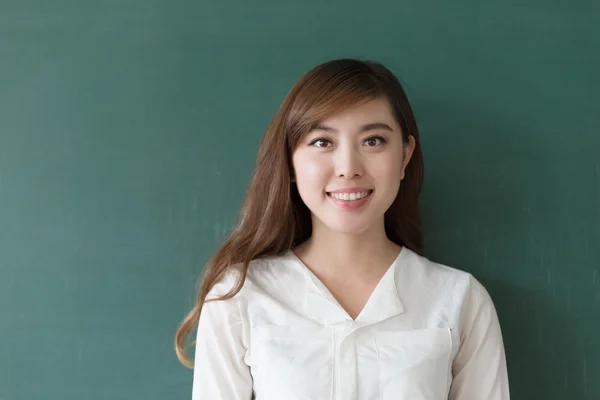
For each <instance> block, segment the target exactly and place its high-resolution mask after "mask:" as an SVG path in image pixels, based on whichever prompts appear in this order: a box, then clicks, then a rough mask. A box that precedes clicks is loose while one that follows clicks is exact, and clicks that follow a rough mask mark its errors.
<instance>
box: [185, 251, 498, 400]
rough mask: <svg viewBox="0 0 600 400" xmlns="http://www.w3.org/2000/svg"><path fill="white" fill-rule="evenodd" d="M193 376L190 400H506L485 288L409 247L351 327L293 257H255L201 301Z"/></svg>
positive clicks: (495, 321)
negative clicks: (242, 277)
mask: <svg viewBox="0 0 600 400" xmlns="http://www.w3.org/2000/svg"><path fill="white" fill-rule="evenodd" d="M235 279H236V275H235V272H234V273H231V274H229V275H228V276H227V277H226V278H225V279H224V280H222V281H221V282H220V283H218V284H217V285H215V287H214V288H213V290H212V291H211V293H210V294H209V298H213V297H216V296H218V295H221V294H224V293H226V292H227V291H229V289H230V288H231V287H232V286H233V284H234V283H235ZM193 379H194V381H193V390H192V399H193V400H250V399H252V398H253V396H254V398H255V399H256V400H446V399H450V400H508V399H509V389H508V378H507V372H506V360H505V355H504V346H503V342H502V334H501V331H500V326H499V323H498V318H497V315H496V311H495V308H494V305H493V303H492V300H491V299H490V297H489V295H488V293H487V291H486V290H485V289H484V287H483V286H482V285H481V284H480V283H479V282H478V281H477V280H475V278H473V276H472V275H470V274H468V273H466V272H462V271H459V270H457V269H453V268H450V267H447V266H444V265H440V264H436V263H434V262H432V261H429V260H428V259H426V258H424V257H421V256H419V255H417V254H416V253H414V252H412V251H410V250H409V249H407V248H403V249H402V251H400V253H399V255H398V257H397V259H396V260H395V261H394V263H393V264H392V265H391V267H390V268H389V269H388V271H387V272H386V273H385V275H384V276H383V278H382V279H381V281H380V282H379V284H378V285H377V287H376V288H375V290H374V291H373V293H372V295H371V297H370V298H369V300H368V301H367V303H366V305H365V307H364V309H363V310H362V312H361V313H360V315H359V316H358V317H357V318H356V319H355V320H353V319H352V318H351V317H350V316H349V315H348V314H347V313H346V312H345V311H344V309H343V308H342V307H341V306H340V305H339V303H338V302H337V301H336V300H335V298H334V297H333V296H332V295H331V292H329V291H328V290H327V288H326V287H325V286H324V285H323V284H322V283H321V281H319V279H318V278H317V277H316V276H315V275H314V274H313V273H312V272H311V271H310V270H309V269H308V268H307V267H306V266H305V265H304V264H303V263H302V261H300V259H299V258H298V257H296V255H295V254H294V253H293V252H292V251H289V252H287V253H286V254H285V255H284V256H281V257H269V258H264V259H258V260H254V261H252V262H251V264H250V267H249V270H248V276H247V278H246V281H245V283H244V286H243V288H242V290H241V291H240V292H239V293H238V294H237V295H236V296H234V297H233V298H232V299H230V300H225V301H212V302H208V303H206V304H205V305H204V307H203V309H202V313H201V316H200V321H199V323H198V333H197V339H196V349H195V367H194V378H193Z"/></svg>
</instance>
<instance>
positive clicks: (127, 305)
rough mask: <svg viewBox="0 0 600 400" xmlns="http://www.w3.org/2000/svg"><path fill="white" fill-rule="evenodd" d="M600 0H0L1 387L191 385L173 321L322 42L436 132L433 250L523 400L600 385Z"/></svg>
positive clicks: (152, 390) (21, 393)
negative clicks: (383, 80)
mask: <svg viewBox="0 0 600 400" xmlns="http://www.w3.org/2000/svg"><path fill="white" fill-rule="evenodd" d="M599 15H600V3H598V2H597V1H595V0H580V1H570V2H567V1H562V2H561V1H554V0H551V1H537V0H534V1H527V2H517V1H510V0H509V1H506V0H502V1H501V0H495V1H492V2H481V1H474V0H465V1H459V2H449V1H444V0H426V1H416V0H414V1H400V2H398V1H392V0H385V1H383V0H381V1H380V0H375V1H372V2H365V1H362V2H348V1H344V2H342V1H338V2H323V1H317V0H304V1H282V0H277V1H275V0H269V1H260V2H247V1H243V0H235V1H234V0H225V1H211V2H208V1H184V0H175V1H166V0H121V1H85V0H82V1H67V0H55V1H51V2H48V1H41V0H33V1H11V0H9V1H0V399H1V400H38V399H39V400H41V399H43V400H71V399H73V400H80V399H86V400H101V399H102V400H104V399H128V400H132V399H136V400H138V399H139V400H151V399H157V400H158V399H161V400H162V399H189V398H190V396H191V373H190V371H189V370H186V369H185V368H183V367H182V366H180V365H179V364H178V362H177V359H176V357H175V354H174V351H173V336H174V333H175V330H176V328H177V326H178V324H179V322H180V321H181V319H182V318H183V316H184V314H185V313H186V311H187V310H188V309H189V307H191V305H192V302H193V300H194V297H195V287H194V284H195V281H196V278H197V276H198V275H199V273H200V271H201V268H202V265H203V264H204V262H206V260H207V258H208V257H209V255H210V254H211V252H212V251H213V250H214V249H215V246H216V245H217V243H218V242H219V240H220V239H221V238H223V236H224V235H225V234H226V232H227V231H228V230H229V229H230V228H231V227H232V226H233V225H234V224H235V222H236V220H237V208H238V206H239V204H240V202H241V199H242V196H243V194H244V191H245V189H246V185H247V183H248V181H249V177H250V171H251V170H252V167H253V163H254V157H255V150H256V146H257V144H258V140H259V138H260V136H261V135H262V132H263V131H264V129H265V128H266V126H267V124H268V123H269V121H270V118H271V117H272V115H273V114H274V112H275V110H276V109H277V107H278V105H279V103H280V102H281V100H282V99H283V97H284V96H285V94H286V93H287V91H288V90H289V88H290V86H291V85H292V84H293V83H294V82H295V81H296V80H297V79H298V78H299V77H300V76H301V75H302V74H303V73H304V72H306V71H307V70H308V69H309V68H310V67H312V66H314V65H315V64H317V63H320V62H323V61H325V60H328V59H330V58H336V57H360V58H366V59H374V60H378V61H381V62H383V63H384V64H386V65H387V66H389V67H390V68H391V69H392V70H393V71H394V72H396V73H397V74H398V76H399V77H400V78H401V80H402V81H403V83H404V84H405V87H406V90H407V92H408V94H409V96H410V98H411V101H412V102H413V105H414V108H415V112H416V115H417V119H418V122H419V124H420V127H421V131H422V137H423V151H424V156H425V167H426V179H425V190H424V194H423V198H422V205H423V218H424V221H425V239H426V246H427V252H428V254H429V255H430V256H431V257H432V258H433V259H435V260H436V261H440V262H443V263H446V264H449V265H452V266H454V267H458V268H461V269H464V270H467V271H470V272H472V273H473V274H475V275H476V276H477V277H478V278H479V279H480V280H481V281H482V282H483V283H484V284H485V286H486V287H487V288H488V289H489V291H490V293H491V294H492V297H493V298H494V301H495V303H496V306H497V309H498V313H499V316H500V320H501V323H502V328H503V332H504V337H505V342H506V351H507V358H508V367H509V375H510V380H511V389H512V398H513V399H516V400H529V399H545V400H564V399H569V400H580V399H581V400H597V399H599V398H600V380H599V379H598V377H599V376H600V269H599V266H600V100H599V93H600V78H599V75H598V71H600V51H598V48H600V17H599Z"/></svg>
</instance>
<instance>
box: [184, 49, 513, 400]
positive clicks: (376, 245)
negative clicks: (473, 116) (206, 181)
mask: <svg viewBox="0 0 600 400" xmlns="http://www.w3.org/2000/svg"><path fill="white" fill-rule="evenodd" d="M422 182H423V159H422V154H421V148H420V141H419V134H418V130H417V124H416V121H415V118H414V115H413V112H412V110H411V107H410V105H409V102H408V99H407V97H406V94H405V93H404V91H403V89H402V86H401V84H400V83H399V82H398V80H397V78H396V77H395V76H394V75H393V74H392V73H391V72H390V71H389V70H388V69H386V68H385V67H384V66H382V65H381V64H378V63H373V62H363V61H360V60H353V59H340V60H333V61H330V62H327V63H324V64H322V65H319V66H316V67H315V68H313V69H312V70H311V71H309V72H308V73H307V74H306V75H304V76H303V77H302V78H301V79H300V80H299V81H298V82H297V83H296V84H295V85H294V87H293V88H292V90H291V91H290V93H289V94H288V95H287V97H286V98H285V100H284V102H283V104H282V105H281V107H280V109H279V110H278V112H277V114H276V115H275V118H274V119H273V121H272V122H271V124H270V126H269V127H268V129H267V131H266V133H265V135H264V137H263V140H262V142H261V144H260V149H259V152H258V159H257V166H256V170H255V173H254V176H253V178H252V181H251V184H250V188H249V190H248V194H247V196H246V199H245V202H244V204H243V208H242V213H241V219H240V223H239V225H238V227H237V228H236V229H235V231H234V232H233V233H232V234H231V235H230V236H229V238H228V239H227V240H226V241H225V242H224V243H223V245H222V246H221V247H220V248H219V249H218V251H217V252H216V254H215V255H214V256H213V258H212V260H211V261H210V262H209V264H208V266H207V268H206V270H205V273H204V277H203V280H202V284H201V288H200V294H199V297H198V302H197V304H196V306H195V308H194V309H193V310H192V311H191V312H190V313H189V315H188V316H187V317H186V319H185V320H184V321H183V323H182V325H181V327H180V328H179V331H178V332H177V337H176V350H177V354H178V356H179V358H180V360H181V361H182V362H184V363H185V364H187V365H190V359H189V358H188V356H187V355H186V354H185V352H184V350H183V349H184V342H185V339H186V337H188V336H189V334H190V332H191V331H192V330H193V328H194V327H195V326H196V324H197V327H198V329H197V333H196V348H195V365H194V383H193V395H192V398H193V399H194V400H249V399H251V398H255V399H258V400H292V399H299V400H300V399H301V400H330V399H344V400H346V399H349V400H350V399H352V400H367V399H369V400H370V399H381V400H391V399H394V400H396V399H406V400H442V399H452V400H492V399H493V400H507V399H508V398H509V391H508V379H507V373H506V361H505V355H504V348H503V342H502V336H501V331H500V326H499V323H498V318H497V315H496V311H495V309H494V305H493V303H492V301H491V299H490V297H489V295H488V293H487V292H486V290H485V289H484V288H483V286H482V285H481V284H480V283H479V282H478V281H477V280H475V279H474V278H473V276H471V275H470V274H468V273H465V272H462V271H459V270H456V269H453V268H450V267H447V266H443V265H440V264H436V263H434V262H432V261H430V260H428V259H427V258H425V257H424V256H423V255H422V247H423V239H422V233H421V225H420V217H419V207H418V196H419V193H420V191H421V186H422Z"/></svg>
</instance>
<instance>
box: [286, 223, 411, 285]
mask: <svg viewBox="0 0 600 400" xmlns="http://www.w3.org/2000/svg"><path fill="white" fill-rule="evenodd" d="M400 249H401V247H400V246H398V245H397V244H396V243H394V242H392V241H391V240H389V239H388V237H387V235H386V234H385V228H384V226H383V224H381V226H374V227H372V228H371V229H369V231H366V232H363V233H361V234H345V233H341V232H335V231H332V230H330V229H328V228H326V227H319V228H317V229H313V234H312V236H311V237H310V238H309V239H308V240H306V241H305V242H304V243H302V244H300V245H299V246H298V247H297V248H296V249H294V252H295V254H296V255H297V256H298V257H299V258H300V259H302V261H304V263H305V264H306V265H307V266H309V267H310V268H311V269H314V270H317V271H318V272H319V273H320V274H322V275H329V276H340V274H351V275H353V276H354V277H370V276H373V275H375V276H379V275H381V274H382V273H384V272H385V270H387V268H388V267H389V266H390V265H391V264H392V262H393V261H394V260H395V259H396V257H397V256H398V253H399V252H400Z"/></svg>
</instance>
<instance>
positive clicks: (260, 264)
mask: <svg viewBox="0 0 600 400" xmlns="http://www.w3.org/2000/svg"><path fill="white" fill-rule="evenodd" d="M291 261H293V259H292V258H291V257H290V253H289V252H285V253H283V254H277V255H264V256H260V257H256V258H254V259H252V260H251V261H250V262H249V263H248V265H247V266H246V265H244V263H242V262H239V263H235V264H232V265H230V266H229V267H227V269H226V270H225V272H224V273H223V274H222V275H221V277H220V278H219V279H218V280H217V282H216V283H215V285H214V286H213V288H212V289H211V291H210V294H211V296H217V297H218V296H223V295H225V294H226V293H229V292H231V291H233V290H234V289H235V288H236V287H237V286H238V285H239V284H240V281H242V282H241V288H240V290H239V291H238V293H236V295H235V296H234V297H240V296H244V295H247V294H248V293H249V292H252V291H256V290H257V289H258V288H261V289H265V288H266V287H269V286H273V285H274V284H275V285H276V284H278V282H279V281H280V280H281V279H280V278H281V277H282V276H288V277H289V276H290V274H292V273H294V272H295V273H298V270H297V269H296V268H294V267H295V266H294V263H293V262H291Z"/></svg>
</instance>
